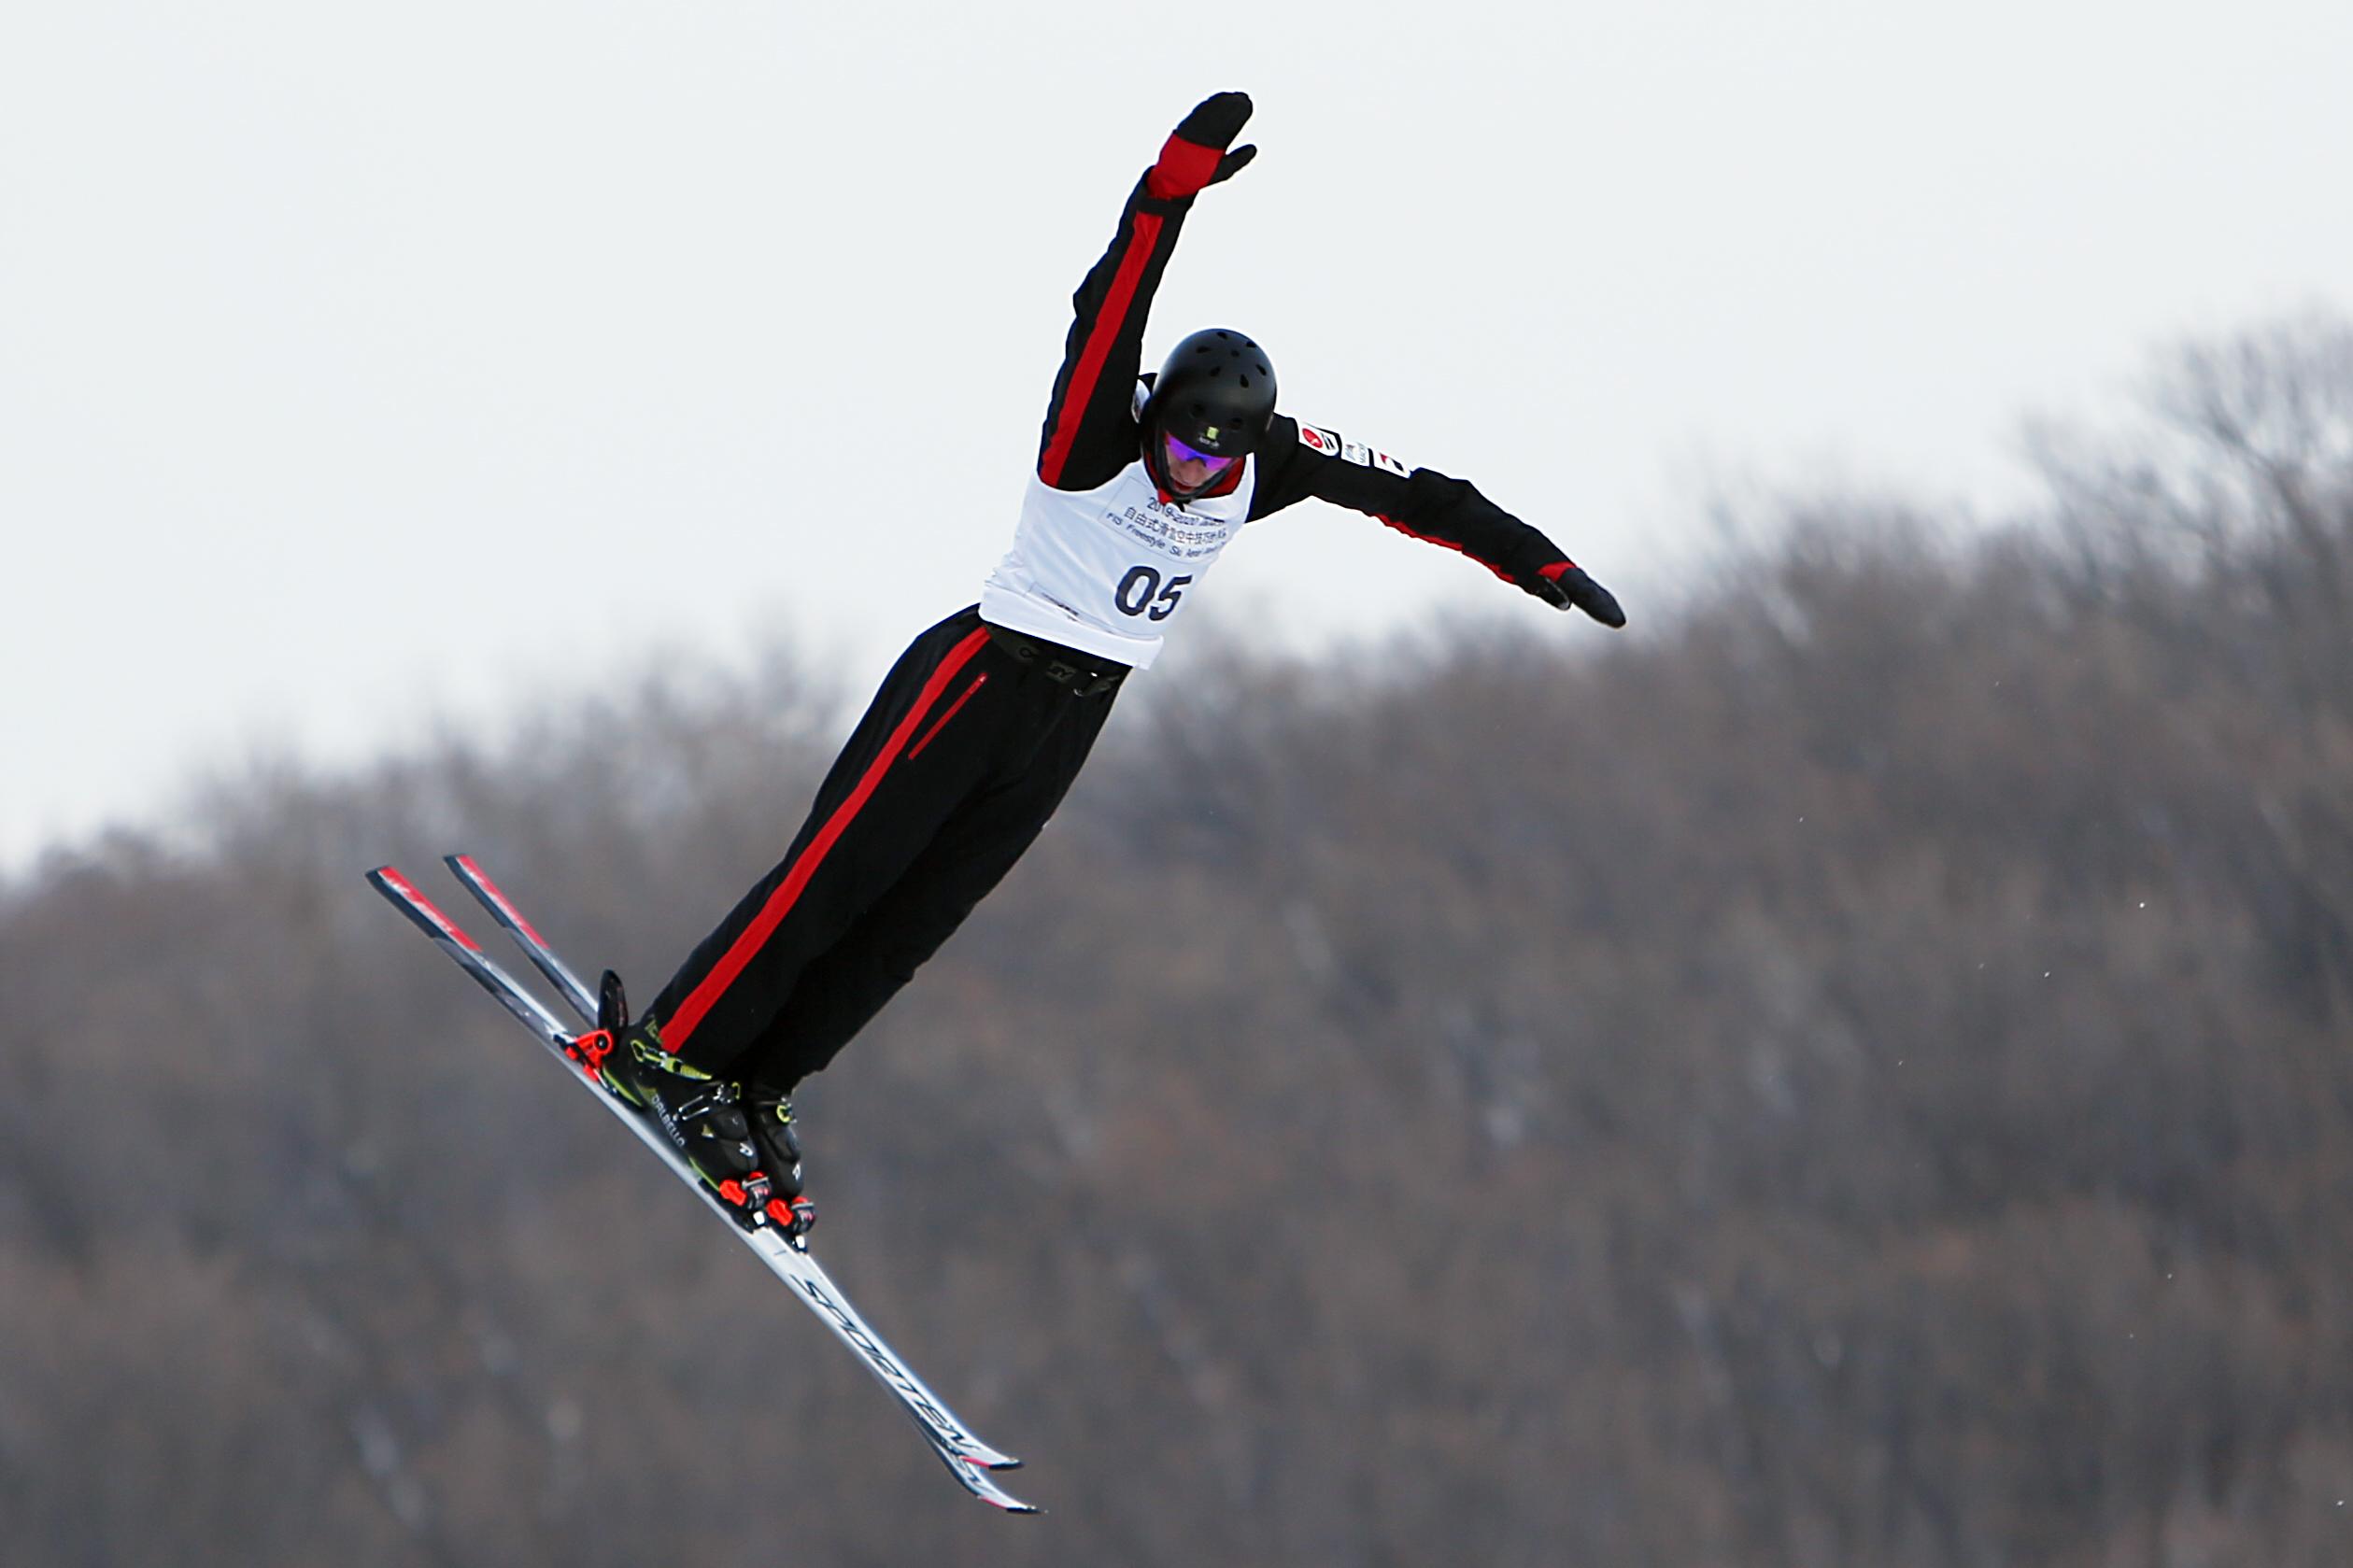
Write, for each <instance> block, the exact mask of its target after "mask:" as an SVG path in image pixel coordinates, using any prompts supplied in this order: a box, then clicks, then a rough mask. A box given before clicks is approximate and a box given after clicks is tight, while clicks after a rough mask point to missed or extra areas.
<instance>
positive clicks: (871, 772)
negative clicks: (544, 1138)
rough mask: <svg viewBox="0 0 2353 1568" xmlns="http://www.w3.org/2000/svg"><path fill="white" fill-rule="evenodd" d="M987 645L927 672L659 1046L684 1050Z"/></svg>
mask: <svg viewBox="0 0 2353 1568" xmlns="http://www.w3.org/2000/svg"><path fill="white" fill-rule="evenodd" d="M987 641H988V629H987V628H986V627H982V628H980V629H978V630H976V631H974V632H973V633H972V634H971V636H969V637H967V638H965V639H964V641H963V642H961V643H957V645H956V646H955V647H954V648H952V649H950V650H949V651H948V657H946V658H944V659H943V660H941V662H940V668H938V669H937V670H934V671H932V672H931V679H929V680H928V681H926V682H925V683H924V686H923V692H922V695H920V696H918V697H917V698H916V699H915V705H914V707H913V708H911V709H909V710H908V711H907V716H906V717H905V718H903V719H900V721H899V727H898V728H896V729H894V730H892V731H891V734H890V739H889V740H888V741H887V742H885V743H884V745H883V749H882V754H881V755H880V756H876V757H875V758H874V760H873V762H872V764H871V765H870V766H869V767H868V768H867V770H866V776H865V777H863V778H861V779H859V780H858V787H857V788H856V789H854V790H852V791H850V794H849V798H847V799H846V800H843V802H842V803H841V805H839V806H837V807H835V808H834V811H833V814H832V815H831V816H830V817H828V818H827V819H826V824H825V826H824V827H822V828H820V829H819V830H818V832H817V836H816V837H815V838H814V839H812V840H810V841H809V847H808V848H807V849H805V850H803V851H801V858H800V859H798V860H796V861H794V862H793V865H792V869H791V870H790V871H788V872H787V873H786V874H785V880H784V881H783V882H782V883H778V884H777V887H776V890H775V891H774V892H773V893H771V894H770V895H769V896H768V901H767V902H766V903H764V904H762V905H761V906H760V908H759V913H758V914H757V915H755V916H753V917H752V923H751V924H750V925H747V926H745V927H744V931H743V934H742V935H740V936H738V937H737V938H736V939H735V940H734V941H733V942H732V943H730V945H729V947H728V950H727V952H726V953H725V954H722V955H721V957H720V959H719V961H718V963H716V965H714V966H712V968H711V972H710V973H709V974H707V975H705V976H703V977H702V983H701V984H699V985H697V986H696V987H695V988H694V990H693V992H692V993H691V994H689V995H688V996H687V999H686V1001H685V1002H683V1003H681V1004H680V1005H679V1008H678V1010H677V1012H676V1013H675V1014H673V1016H672V1017H670V1018H667V1019H665V1020H663V1021H662V1030H661V1037H662V1044H663V1045H665V1046H667V1047H668V1048H669V1049H670V1050H672V1051H676V1050H678V1049H679V1048H680V1047H682V1046H684V1045H685V1044H686V1043H687V1038H688V1037H690V1036H691V1035H693V1033H694V1031H695V1026H696V1025H697V1024H701V1023H702V1020H703V1016H704V1015H705V1014H707V1013H708V1012H709V1011H710V1010H712V1008H714V1007H716V1005H717V1004H718V1000H719V998H720V997H721V996H725V995H726V994H727V988H728V987H729V986H730V985H732V984H734V983H735V978H736V977H737V976H738V975H740V974H742V973H743V972H744V966H746V965H747V964H749V963H750V962H751V961H752V958H753V955H754V954H758V952H759V950H760V949H761V948H762V947H764V946H765V945H767V942H768V939H769V938H770V937H773V936H774V935H775V934H776V927H777V926H779V925H783V924H784V920H785V916H787V914H790V913H791V912H792V907H793V905H794V904H795V903H796V902H797V901H799V899H800V897H801V889H802V888H804V887H806V886H808V885H809V879H810V878H811V877H813V876H815V875H816V871H817V867H818V866H819V865H820V864H821V863H822V862H823V861H824V859H825V856H826V852H827V851H829V850H830V849H831V848H832V847H833V843H834V841H835V840H837V839H839V838H841V836H842V834H843V831H844V830H845V829H846V828H848V826H849V825H850V822H851V819H853V818H854V817H856V816H857V815H858V812H859V810H860V809H861V808H863V807H864V806H865V804H866V801H867V798H868V797H870V796H872V794H873V793H874V787H875V786H876V785H877V784H881V783H882V782H883V775H884V774H885V773H887V772H889V771H890V765H891V764H892V763H894V762H896V761H898V760H899V753H900V750H901V749H902V748H903V747H904V746H905V745H906V744H907V737H908V736H910V735H912V734H914V731H915V727H916V726H917V725H919V724H921V723H922V722H923V716H924V714H925V713H928V712H929V711H930V708H931V705H932V704H933V703H934V702H936V701H938V700H939V699H940V694H941V693H942V692H943V691H945V690H946V689H947V687H948V684H949V683H950V682H952V681H954V680H955V679H956V675H957V671H959V670H961V669H963V668H964V666H965V664H966V663H967V662H968V661H969V660H970V659H971V657H972V656H973V655H974V654H976V653H978V652H980V650H981V645H982V644H983V643H986V642H987Z"/></svg>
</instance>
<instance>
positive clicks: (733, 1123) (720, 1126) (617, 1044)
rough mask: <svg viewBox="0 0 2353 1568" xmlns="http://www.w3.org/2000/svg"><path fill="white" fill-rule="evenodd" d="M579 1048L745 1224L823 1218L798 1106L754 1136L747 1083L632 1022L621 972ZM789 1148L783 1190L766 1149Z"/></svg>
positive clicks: (802, 1225)
mask: <svg viewBox="0 0 2353 1568" xmlns="http://www.w3.org/2000/svg"><path fill="white" fill-rule="evenodd" d="M573 1054H574V1056H575V1057H577V1058H578V1059H579V1060H580V1061H581V1063H582V1064H583V1065H584V1066H585V1067H587V1068H588V1071H589V1072H590V1073H591V1074H592V1075H593V1076H594V1077H595V1079H596V1080H597V1081H598V1082H600V1083H602V1084H603V1085H604V1087H605V1090H606V1091H607V1092H608V1093H609V1094H611V1095H613V1097H614V1098H615V1099H617V1100H619V1101H620V1102H621V1103H622V1104H623V1105H625V1106H628V1107H629V1108H630V1109H632V1110H636V1111H639V1112H642V1113H644V1114H645V1115H647V1116H649V1117H651V1118H652V1119H653V1121H654V1123H656V1124H657V1125H658V1126H659V1127H660V1128H661V1129H662V1131H663V1132H665V1133H667V1134H668V1135H669V1136H670V1143H671V1147H672V1148H673V1149H675V1150H676V1151H678V1154H679V1157H680V1158H681V1159H683V1160H685V1161H686V1162H687V1167H688V1168H689V1169H691V1170H692V1171H693V1172H694V1173H695V1175H696V1177H698V1178H699V1179H700V1180H702V1184H703V1186H704V1187H705V1188H707V1189H708V1190H709V1191H710V1193H711V1195H712V1196H714V1197H716V1198H717V1199H718V1200H719V1202H720V1203H721V1204H722V1205H724V1206H725V1207H726V1208H727V1210H728V1212H729V1214H730V1216H731V1217H732V1218H733V1219H734V1221H735V1222H736V1223H737V1224H739V1225H742V1226H743V1227H744V1229H745V1230H757V1229H758V1228H760V1227H761V1226H763V1225H770V1224H773V1225H776V1226H778V1227H779V1228H781V1229H782V1230H783V1231H784V1232H785V1234H786V1235H787V1236H794V1237H798V1236H802V1235H804V1234H806V1233H807V1231H808V1229H809V1227H810V1226H811V1225H813V1224H815V1222H816V1208H815V1205H813V1204H811V1203H810V1202H809V1200H808V1199H806V1198H804V1197H802V1196H801V1186H800V1178H801V1162H800V1151H799V1145H798V1143H797V1142H793V1141H790V1140H791V1137H792V1133H791V1108H790V1106H789V1105H787V1106H786V1107H785V1109H784V1112H783V1115H782V1118H781V1120H778V1118H777V1116H776V1113H775V1112H774V1111H773V1109H771V1110H770V1111H769V1113H768V1114H769V1117H770V1120H771V1121H772V1122H774V1123H776V1124H777V1125H778V1126H780V1127H781V1128H782V1129H783V1137H782V1140H781V1141H780V1140H779V1139H778V1138H777V1137H776V1136H775V1135H774V1134H773V1133H772V1134H771V1135H770V1136H769V1137H766V1138H763V1139H760V1140H759V1141H758V1142H757V1143H756V1142H755V1139H754V1137H753V1133H752V1128H751V1125H750V1123H748V1122H747V1121H746V1120H745V1118H744V1106H743V1101H744V1087H743V1085H742V1084H740V1083H736V1082H733V1081H730V1080H727V1079H721V1078H715V1077H713V1076H712V1075H711V1074H709V1073H706V1072H703V1071H701V1070H700V1069H698V1068H696V1067H690V1066H688V1065H687V1063H686V1062H684V1061H681V1060H680V1059H679V1058H678V1056H677V1055H676V1054H675V1053H674V1052H672V1051H670V1050H668V1049H667V1048H666V1047H664V1046H663V1044H662V1042H661V1030H660V1026H659V1024H655V1023H654V1022H653V1021H652V1020H650V1019H648V1020H645V1021H643V1022H640V1023H636V1024H631V1022H630V1021H629V1003H628V1001H627V999H626V998H625V997H624V996H623V994H622V990H621V981H620V977H619V976H618V975H616V974H615V973H613V971H612V970H610V969H607V970H606V971H605V972H604V982H603V984H602V987H601V988H600V991H599V994H598V997H597V1026H596V1028H595V1029H593V1030H592V1031H590V1032H589V1033H588V1034H585V1035H582V1036H580V1037H579V1038H578V1039H577V1040H575V1041H574V1052H573ZM772 1145H773V1146H775V1147H777V1148H778V1150H779V1151H780V1152H782V1151H786V1150H789V1151H790V1152H791V1154H792V1158H791V1160H790V1162H789V1164H788V1165H787V1169H788V1170H789V1172H790V1177H789V1180H790V1181H791V1183H792V1187H791V1191H790V1192H789V1193H788V1194H787V1193H780V1192H779V1190H778V1188H777V1185H776V1183H775V1182H774V1181H773V1180H771V1179H770V1177H769V1176H768V1174H767V1172H766V1171H765V1169H764V1168H763V1159H764V1158H769V1159H772V1161H773V1157H770V1156H765V1154H764V1151H765V1150H766V1149H767V1148H768V1147H769V1146H772Z"/></svg>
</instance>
